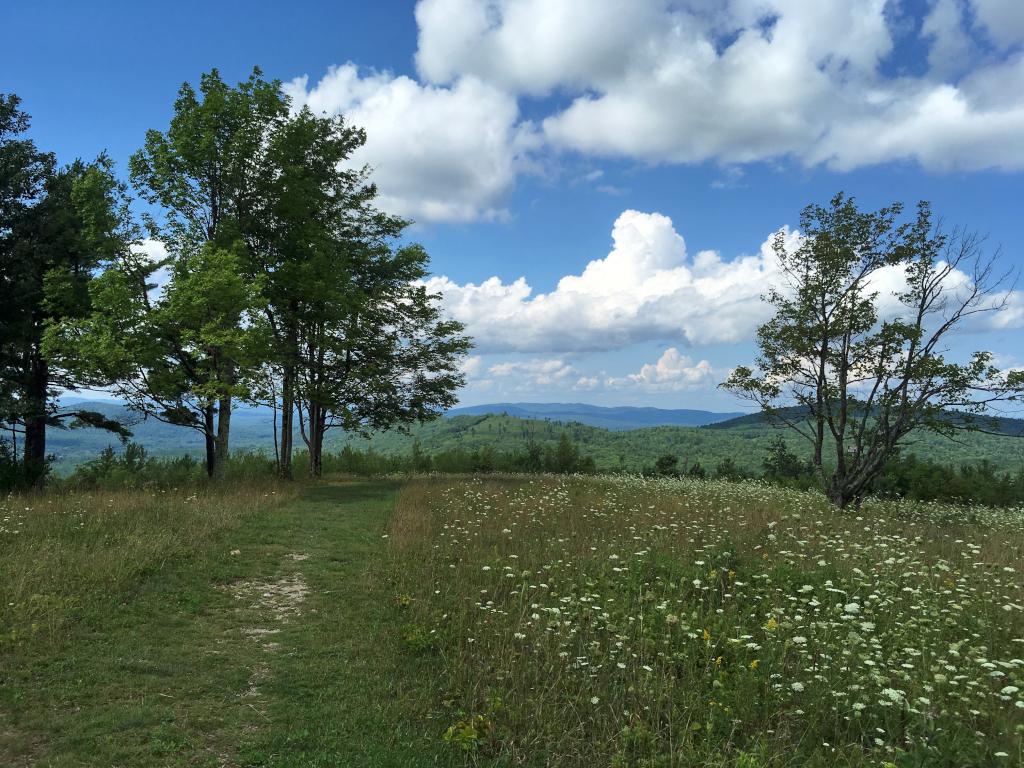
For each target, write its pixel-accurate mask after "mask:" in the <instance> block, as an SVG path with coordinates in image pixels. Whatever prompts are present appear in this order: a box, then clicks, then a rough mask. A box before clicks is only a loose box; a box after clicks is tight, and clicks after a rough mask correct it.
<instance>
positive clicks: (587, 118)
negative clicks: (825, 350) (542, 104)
mask: <svg viewBox="0 0 1024 768" xmlns="http://www.w3.org/2000/svg"><path fill="white" fill-rule="evenodd" d="M971 3H972V5H971V10H972V12H967V9H966V8H965V6H964V5H963V0H936V1H935V3H934V4H933V5H932V7H930V9H929V11H928V13H927V14H926V19H925V20H924V22H923V25H922V27H921V29H920V31H919V32H913V31H911V32H910V34H919V35H920V36H921V37H922V42H923V43H924V45H925V46H929V47H930V54H929V59H930V61H931V64H932V66H931V68H930V71H929V72H928V73H927V74H925V75H923V76H915V77H911V76H902V77H899V78H891V77H887V76H885V75H884V74H883V72H882V67H881V64H882V63H883V62H884V61H885V60H886V58H887V57H888V56H889V55H890V54H891V53H892V52H893V50H894V47H895V46H896V45H897V40H898V34H897V33H898V32H900V30H898V29H897V27H898V23H897V22H896V21H894V19H893V11H892V4H891V3H889V2H886V0H817V1H816V2H806V0H731V1H730V2H710V1H708V0H690V2H683V3H672V4H668V3H666V2H663V0H636V1H635V2H631V3H628V4H624V3H621V2H617V1H616V0H421V2H420V3H419V5H418V6H417V9H416V17H417V21H418V24H419V30H420V34H419V51H418V53H417V65H418V67H419V71H420V73H421V75H422V76H423V77H424V78H425V79H426V80H428V81H430V82H433V83H439V84H445V83H454V82H458V78H460V77H465V76H475V77H479V78H481V79H482V80H484V81H485V82H489V83H492V84H494V85H495V86H497V87H499V88H501V89H504V90H508V91H511V92H515V93H518V94H530V95H542V94H548V93H551V92H557V93H559V94H561V95H564V96H568V97H569V98H570V99H571V103H570V104H569V105H568V106H567V107H566V108H565V109H563V110H561V111H557V112H555V113H553V114H549V115H548V116H547V118H546V119H544V120H543V133H544V137H545V138H546V140H547V142H548V143H549V145H550V146H554V147H560V148H564V149H569V150H575V151H579V152H583V153H587V154H592V155H605V156H623V157H630V158H635V159H640V160H644V161H649V162H672V163H693V162H702V161H706V160H714V161H718V162H725V163H746V162H751V161H759V160H770V159H776V158H780V157H787V156H789V157H794V158H796V159H797V160H798V161H800V162H803V163H807V164H818V163H827V164H829V165H830V166H831V167H833V168H834V169H837V170H847V169H851V168H856V167H860V166H863V165H869V164H874V163H882V162H888V161H892V160H913V161H917V162H918V163H920V164H921V165H923V166H924V167H927V168H931V169H937V170H945V169H967V170H971V169H980V168H990V167H998V168H1006V169H1019V168H1024V149H1022V148H1021V142H1020V141H1019V140H1018V139H1017V137H1019V136H1020V135H1021V133H1022V132H1024V91H1022V90H1021V89H1019V88H1018V89H1006V90H1002V91H1000V92H999V93H998V98H997V99H994V100H993V99H991V98H989V99H987V100H984V99H979V98H978V93H977V91H976V90H975V89H976V87H977V84H976V83H972V82H962V81H959V80H957V79H956V78H957V77H958V76H959V74H960V73H961V72H962V71H963V70H964V69H965V68H966V67H969V66H970V65H971V63H972V62H973V61H974V60H975V59H978V60H984V61H985V65H984V66H983V67H981V68H979V69H975V70H974V71H973V73H972V76H973V77H974V78H975V79H984V78H985V75H986V73H987V72H988V71H989V70H993V69H998V68H1001V67H1004V66H1005V64H1006V62H1005V61H1000V60H998V58H993V57H991V56H989V57H979V56H974V55H973V53H974V49H975V47H976V42H975V40H974V39H973V36H972V35H971V34H970V30H969V29H968V26H969V25H970V24H971V23H972V19H974V21H975V23H976V24H977V25H981V27H983V28H984V29H985V30H986V31H987V34H988V35H989V36H990V37H991V38H992V39H993V40H994V41H996V43H997V44H998V45H1001V46H1003V47H1004V49H1005V50H1011V49H1012V46H1013V45H1015V44H1016V42H1018V41H1020V40H1021V39H1024V3H1021V2H1020V0H971ZM907 50H911V48H908V49H907ZM904 55H907V54H904ZM910 55H913V54H910Z"/></svg>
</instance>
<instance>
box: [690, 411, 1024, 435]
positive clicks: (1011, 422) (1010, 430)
mask: <svg viewBox="0 0 1024 768" xmlns="http://www.w3.org/2000/svg"><path fill="white" fill-rule="evenodd" d="M780 413H782V414H784V415H785V416H786V417H787V418H790V419H793V418H794V417H798V416H799V415H800V408H799V407H796V406H794V407H791V408H782V409H780ZM945 418H947V419H949V421H951V422H953V423H961V422H964V421H967V420H968V419H970V420H971V424H972V426H975V427H978V428H979V429H981V430H984V431H985V432H992V433H994V434H997V435H1005V436H1008V437H1024V419H1015V418H1012V417H1010V416H969V415H967V414H963V413H958V412H956V411H946V413H945ZM769 424H770V422H769V420H768V418H767V417H766V416H765V415H764V413H748V414H744V415H742V416H737V417H736V418H732V419H728V420H723V421H719V422H715V423H713V424H707V425H705V426H706V427H707V428H708V429H742V428H747V429H749V428H757V427H762V426H768V425H769Z"/></svg>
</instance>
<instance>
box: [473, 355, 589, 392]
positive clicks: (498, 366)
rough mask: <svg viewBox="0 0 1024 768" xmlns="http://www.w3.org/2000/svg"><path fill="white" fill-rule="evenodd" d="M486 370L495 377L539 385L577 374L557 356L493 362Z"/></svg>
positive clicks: (561, 380)
mask: <svg viewBox="0 0 1024 768" xmlns="http://www.w3.org/2000/svg"><path fill="white" fill-rule="evenodd" d="M487 372H488V373H489V374H490V375H491V376H494V377H497V378H511V379H518V380H519V381H521V382H523V383H529V384H530V385H533V386H539V387H547V386H551V385H553V384H560V383H564V382H566V381H567V380H570V379H572V378H573V377H575V376H577V375H578V374H577V372H576V369H575V368H573V367H572V366H571V365H569V364H568V363H567V362H565V361H564V360H561V359H558V358H555V359H549V360H545V359H541V358H538V359H533V360H517V361H512V362H505V363H495V364H494V365H492V366H490V367H489V368H488V369H487Z"/></svg>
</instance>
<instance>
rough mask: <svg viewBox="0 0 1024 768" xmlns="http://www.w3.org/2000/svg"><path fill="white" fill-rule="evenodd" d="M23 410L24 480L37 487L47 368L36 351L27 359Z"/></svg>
mask: <svg viewBox="0 0 1024 768" xmlns="http://www.w3.org/2000/svg"><path fill="white" fill-rule="evenodd" d="M27 367H28V369H29V370H28V374H29V375H28V383H27V386H26V392H25V394H26V398H25V401H26V405H27V406H28V408H27V409H26V411H25V417H24V418H25V464H24V466H25V479H26V480H28V481H29V482H30V483H31V484H32V485H33V486H34V487H36V488H41V487H42V486H43V483H44V482H45V481H46V394H47V388H48V386H47V385H48V384H49V366H48V365H47V363H46V360H44V359H43V357H42V355H40V354H39V353H38V352H33V353H32V354H31V355H30V356H29V360H28V366H27Z"/></svg>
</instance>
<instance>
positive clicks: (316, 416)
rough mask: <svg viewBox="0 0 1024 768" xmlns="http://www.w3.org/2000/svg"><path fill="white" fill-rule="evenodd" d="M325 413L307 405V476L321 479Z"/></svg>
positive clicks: (317, 406) (314, 405)
mask: <svg viewBox="0 0 1024 768" xmlns="http://www.w3.org/2000/svg"><path fill="white" fill-rule="evenodd" d="M326 431H327V412H326V411H325V410H324V408H323V407H322V406H319V405H316V404H314V403H310V404H309V476H310V477H321V476H322V475H323V468H324V461H323V458H324V433H325V432H326Z"/></svg>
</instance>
